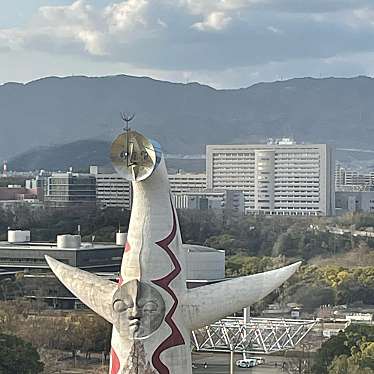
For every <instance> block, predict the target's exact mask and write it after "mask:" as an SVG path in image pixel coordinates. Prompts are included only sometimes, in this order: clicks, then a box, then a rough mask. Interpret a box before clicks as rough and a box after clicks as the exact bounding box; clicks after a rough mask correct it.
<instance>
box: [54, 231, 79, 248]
mask: <svg viewBox="0 0 374 374" xmlns="http://www.w3.org/2000/svg"><path fill="white" fill-rule="evenodd" d="M80 247H81V236H80V235H68V234H66V235H57V248H58V249H64V248H80Z"/></svg>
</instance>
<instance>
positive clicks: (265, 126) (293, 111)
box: [0, 75, 374, 168]
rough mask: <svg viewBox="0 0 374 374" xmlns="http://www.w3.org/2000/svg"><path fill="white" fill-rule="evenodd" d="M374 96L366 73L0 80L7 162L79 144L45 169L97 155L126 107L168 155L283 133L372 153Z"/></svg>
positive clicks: (1, 155) (0, 152)
mask: <svg viewBox="0 0 374 374" xmlns="http://www.w3.org/2000/svg"><path fill="white" fill-rule="evenodd" d="M373 98H374V80H373V79H371V78H367V77H357V78H349V79H343V78H327V79H312V78H302V79H291V80H287V81H280V82H273V83H260V84H256V85H253V86H251V87H249V88H244V89H236V90H215V89H213V88H210V87H208V86H204V85H200V84H197V83H190V84H179V83H170V82H162V81H157V80H153V79H150V78H138V77H131V76H126V75H120V76H110V77H103V78H87V77H66V78H55V77H51V78H44V79H40V80H37V81H34V82H30V83H27V84H18V83H7V84H4V85H2V86H0V108H1V117H0V131H1V137H0V159H10V158H12V157H14V156H16V155H18V154H20V153H24V152H27V151H29V150H30V149H38V148H39V147H45V146H50V145H59V144H66V143H72V144H69V145H67V146H66V148H64V147H62V148H59V152H60V151H61V152H62V154H61V156H59V157H58V159H57V156H56V157H55V159H54V158H53V157H50V156H48V158H46V159H45V161H43V163H44V164H46V166H45V167H46V168H47V167H48V165H47V162H49V161H50V162H51V164H50V166H52V167H53V168H56V165H57V164H58V165H61V164H60V163H56V161H58V160H60V161H61V162H62V161H63V160H62V159H61V157H62V156H63V155H64V154H65V155H66V156H67V159H66V161H63V165H66V166H67V165H70V164H74V163H76V165H74V166H79V165H81V164H80V162H83V161H84V162H86V161H90V162H91V159H92V160H93V161H95V157H96V154H99V153H100V152H102V151H104V149H105V152H106V154H107V145H108V142H110V141H111V140H112V139H113V138H114V137H115V136H116V134H118V133H119V132H120V131H121V127H122V124H121V121H120V117H119V112H120V111H122V110H127V111H129V112H135V113H136V118H135V120H134V122H133V126H134V127H136V128H137V129H139V130H140V131H143V132H144V133H145V134H147V136H149V137H152V138H154V139H156V140H158V141H159V142H160V143H161V144H162V146H163V148H164V149H165V151H166V152H168V153H182V154H193V153H204V150H205V145H206V144H214V143H216V144H217V143H245V142H258V141H264V139H265V138H266V137H280V136H293V137H295V138H296V140H298V141H305V142H327V143H331V144H336V145H338V146H339V147H346V148H364V149H372V148H374V146H373V138H374V105H373V103H372V101H373ZM82 139H92V140H93V142H92V143H90V142H88V143H87V142H86V140H82ZM81 140H82V141H83V143H80V142H79V141H81ZM86 146H87V147H88V148H87V150H85V149H84V147H86ZM70 147H73V148H72V149H73V150H77V151H79V152H81V151H83V153H79V152H78V153H75V151H72V150H71V148H70ZM105 147H106V148H105ZM52 149H53V148H52ZM50 150H51V149H50ZM46 152H47V153H46ZM64 152H65V153H64ZM47 154H48V148H46V149H45V148H43V149H42V150H40V153H39V154H36V153H31V154H30V158H32V159H30V160H29V162H30V165H32V164H34V165H39V164H38V162H37V161H38V159H39V158H41V157H44V156H43V155H47ZM24 155H25V153H24ZM69 157H70V159H69ZM106 157H107V156H106ZM85 158H86V159H85ZM48 159H49V161H48ZM53 160H54V161H53ZM16 161H17V158H16V159H14V160H12V163H14V165H16V164H17V163H16ZM59 167H60V166H59Z"/></svg>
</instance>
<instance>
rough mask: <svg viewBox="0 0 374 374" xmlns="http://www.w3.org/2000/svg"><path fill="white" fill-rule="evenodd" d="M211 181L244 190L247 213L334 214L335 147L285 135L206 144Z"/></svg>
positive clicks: (210, 183) (211, 184) (220, 186)
mask: <svg viewBox="0 0 374 374" xmlns="http://www.w3.org/2000/svg"><path fill="white" fill-rule="evenodd" d="M206 169H207V187H208V188H214V189H225V190H241V191H243V192H244V201H245V202H244V204H245V209H246V212H247V213H259V214H271V215H323V216H326V215H333V214H334V213H335V188H334V187H335V184H334V171H335V160H334V150H333V148H332V147H330V146H328V145H326V144H311V145H305V144H296V143H295V142H293V141H290V140H289V139H287V140H282V141H279V142H275V143H274V142H273V143H271V144H256V145H253V144H251V145H207V159H206Z"/></svg>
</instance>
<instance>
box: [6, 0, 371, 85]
mask: <svg viewBox="0 0 374 374" xmlns="http://www.w3.org/2000/svg"><path fill="white" fill-rule="evenodd" d="M95 4H98V2H97V1H96V2H95V1H94V0H77V1H72V2H71V3H69V4H68V5H59V6H43V7H40V8H39V10H38V12H37V13H36V14H34V16H33V17H32V18H30V20H29V22H28V23H26V24H24V25H21V26H19V27H15V28H9V29H0V50H1V51H2V53H3V54H4V53H7V51H9V50H10V51H13V52H15V51H19V52H22V54H25V53H31V52H37V53H45V54H48V55H52V56H55V58H56V59H58V56H72V57H73V58H76V59H77V61H78V58H79V61H83V60H84V59H85V60H86V61H87V63H88V61H90V64H92V66H98V65H99V64H102V65H101V66H104V65H105V66H108V67H109V66H110V67H112V68H113V66H122V65H121V64H126V66H127V67H131V66H132V67H133V70H134V71H142V72H146V71H149V72H152V73H154V74H155V75H157V76H158V77H159V76H162V77H163V78H167V77H168V76H170V77H173V78H174V77H178V76H179V77H182V78H181V79H184V78H183V77H192V79H193V78H194V77H198V78H201V79H203V78H202V77H206V79H205V81H206V82H218V83H216V84H218V85H220V86H221V85H222V82H223V79H226V80H227V82H229V81H230V80H231V81H232V82H237V80H238V79H239V78H238V77H240V74H239V75H238V74H236V73H235V72H242V73H243V75H242V77H243V78H242V79H243V82H246V79H245V77H247V76H248V77H250V78H248V82H249V81H252V80H253V79H255V78H256V77H258V79H265V78H264V77H265V76H266V74H269V76H273V77H274V76H277V73H276V70H277V69H279V71H280V72H282V74H284V75H288V74H289V73H290V71H288V69H287V68H286V66H290V68H291V67H292V69H295V74H296V72H297V71H304V70H305V69H303V68H300V69H297V66H303V64H304V66H308V68H309V69H312V66H313V64H314V66H318V67H319V69H320V70H321V71H326V72H328V73H330V72H331V67H330V66H331V65H333V64H334V63H336V64H338V65H339V69H338V70H339V71H344V69H343V68H341V67H342V66H343V65H344V64H345V65H346V66H349V67H350V69H352V71H357V72H358V71H361V70H362V69H361V68H362V64H357V63H355V64H350V63H349V59H346V58H345V57H344V56H357V55H361V56H362V55H366V56H368V55H369V54H370V53H372V52H373V51H374V45H373V43H372V40H373V37H374V4H373V2H372V1H371V0H308V1H307V2H306V1H300V0H122V1H121V0H117V1H116V2H115V1H112V2H110V1H105V4H106V5H102V6H99V5H96V6H95ZM101 4H103V2H101ZM328 59H330V60H329V61H330V64H327V63H326V61H327V60H328ZM309 61H313V64H310V63H309ZM331 61H333V63H331ZM337 61H339V63H338V62H337ZM355 61H356V60H355ZM370 61H372V60H371V59H370ZM265 67H266V68H265ZM100 71H102V70H100ZM283 72H284V73H283ZM228 84H229V83H228ZM235 84H236V83H235Z"/></svg>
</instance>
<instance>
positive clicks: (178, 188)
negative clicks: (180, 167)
mask: <svg viewBox="0 0 374 374" xmlns="http://www.w3.org/2000/svg"><path fill="white" fill-rule="evenodd" d="M169 183H170V189H171V192H172V193H173V194H178V193H183V192H189V191H201V190H204V189H206V174H205V173H182V172H180V173H176V174H169Z"/></svg>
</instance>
